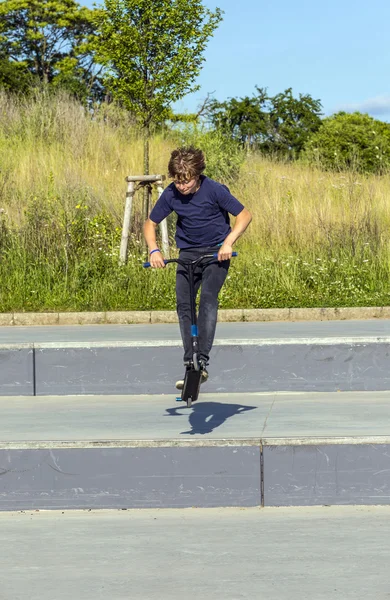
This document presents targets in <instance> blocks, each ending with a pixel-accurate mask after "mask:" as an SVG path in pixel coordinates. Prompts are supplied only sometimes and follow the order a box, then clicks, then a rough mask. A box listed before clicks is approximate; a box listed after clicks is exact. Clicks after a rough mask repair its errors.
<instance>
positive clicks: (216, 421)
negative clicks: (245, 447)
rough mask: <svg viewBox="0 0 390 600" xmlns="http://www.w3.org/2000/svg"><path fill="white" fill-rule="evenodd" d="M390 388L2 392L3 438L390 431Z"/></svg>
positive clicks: (347, 434) (339, 434)
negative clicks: (187, 395)
mask: <svg viewBox="0 0 390 600" xmlns="http://www.w3.org/2000/svg"><path fill="white" fill-rule="evenodd" d="M389 402H390V392H329V393H328V392H322V393H314V392H313V393H303V392H299V393H297V392H295V393H282V392H279V393H247V394H222V393H220V394H206V393H202V395H201V397H200V398H199V400H198V401H197V402H196V403H194V404H193V406H192V407H191V408H187V406H186V405H185V404H183V403H182V402H175V396H174V394H172V396H171V395H166V396H163V395H160V396H147V395H145V396H142V395H141V396H42V397H32V396H29V397H24V398H21V397H14V396H11V397H7V396H4V397H0V413H1V442H17V441H41V440H51V441H53V440H64V441H70V440H82V441H87V440H99V439H103V440H158V439H194V438H202V439H205V438H213V439H226V438H228V439H235V438H240V439H243V438H251V437H255V438H260V437H265V438H280V437H295V438H296V437H311V438H314V437H334V436H336V437H352V436H387V437H389V436H390V422H389V419H388V415H389Z"/></svg>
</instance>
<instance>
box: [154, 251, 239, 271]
mask: <svg viewBox="0 0 390 600" xmlns="http://www.w3.org/2000/svg"><path fill="white" fill-rule="evenodd" d="M233 256H237V252H233V254H232V257H233ZM205 258H206V257H205ZM212 258H218V252H214V254H213V255H212ZM171 262H177V261H176V260H175V259H174V258H169V259H166V260H164V264H166V265H167V264H168V263H171ZM143 267H144V268H145V269H147V268H148V267H150V262H146V263H144V264H143Z"/></svg>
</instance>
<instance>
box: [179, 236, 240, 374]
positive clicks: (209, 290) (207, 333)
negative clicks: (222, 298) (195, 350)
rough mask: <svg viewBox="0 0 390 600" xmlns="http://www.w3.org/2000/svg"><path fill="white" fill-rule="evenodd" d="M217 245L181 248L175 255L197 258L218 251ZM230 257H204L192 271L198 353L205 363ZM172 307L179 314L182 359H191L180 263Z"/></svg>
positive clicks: (187, 292) (185, 289) (186, 285)
mask: <svg viewBox="0 0 390 600" xmlns="http://www.w3.org/2000/svg"><path fill="white" fill-rule="evenodd" d="M218 250H219V247H218V246H215V247H212V248H210V247H209V248H195V249H191V250H181V251H180V254H179V258H180V259H182V260H184V261H187V260H188V261H191V260H195V259H197V258H198V257H199V256H201V255H202V254H210V253H213V252H218ZM229 266H230V260H224V261H222V262H218V261H217V259H213V260H212V262H210V259H205V260H204V261H202V262H201V263H200V264H199V265H197V267H196V269H195V273H194V284H195V296H197V293H198V291H199V288H200V286H202V287H201V292H200V300H199V313H198V339H199V357H200V360H203V361H204V362H205V364H208V361H209V355H210V350H211V347H212V345H213V342H214V336H215V329H216V326H217V315H218V294H219V292H220V290H221V288H222V286H223V284H224V282H225V279H226V276H227V274H228V270H229ZM176 309H177V314H178V317H179V323H180V332H181V337H182V340H183V346H184V362H187V361H190V360H192V344H191V304H190V288H189V282H188V272H187V270H186V269H185V268H184V267H182V266H181V265H177V271H176Z"/></svg>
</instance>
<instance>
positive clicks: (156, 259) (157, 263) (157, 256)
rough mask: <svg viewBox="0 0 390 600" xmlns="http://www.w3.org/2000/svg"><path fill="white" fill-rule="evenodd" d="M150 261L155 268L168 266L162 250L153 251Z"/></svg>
mask: <svg viewBox="0 0 390 600" xmlns="http://www.w3.org/2000/svg"><path fill="white" fill-rule="evenodd" d="M149 262H150V266H151V267H153V269H163V268H164V267H165V266H166V265H165V263H164V257H163V255H162V254H161V252H153V254H151V255H150V257H149Z"/></svg>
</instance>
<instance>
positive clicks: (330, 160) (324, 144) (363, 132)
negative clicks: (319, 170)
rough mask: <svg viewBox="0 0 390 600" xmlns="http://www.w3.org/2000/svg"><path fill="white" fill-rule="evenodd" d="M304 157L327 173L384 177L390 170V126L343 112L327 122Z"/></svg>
mask: <svg viewBox="0 0 390 600" xmlns="http://www.w3.org/2000/svg"><path fill="white" fill-rule="evenodd" d="M303 157H304V158H305V159H306V160H308V161H310V162H311V163H314V164H318V165H319V166H321V167H323V168H325V169H354V170H357V171H360V172H368V173H379V174H380V173H383V172H385V171H387V170H388V169H389V168H390V125H389V124H388V123H385V122H383V121H379V120H377V119H374V118H373V117H370V116H369V115H367V114H362V113H359V112H355V113H345V112H339V113H337V114H335V115H333V116H331V117H327V118H326V119H324V120H323V122H322V125H321V127H320V129H319V130H318V131H317V132H316V133H315V134H314V135H313V136H312V137H311V138H310V139H309V140H308V142H307V144H306V146H305V151H304V153H303Z"/></svg>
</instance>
